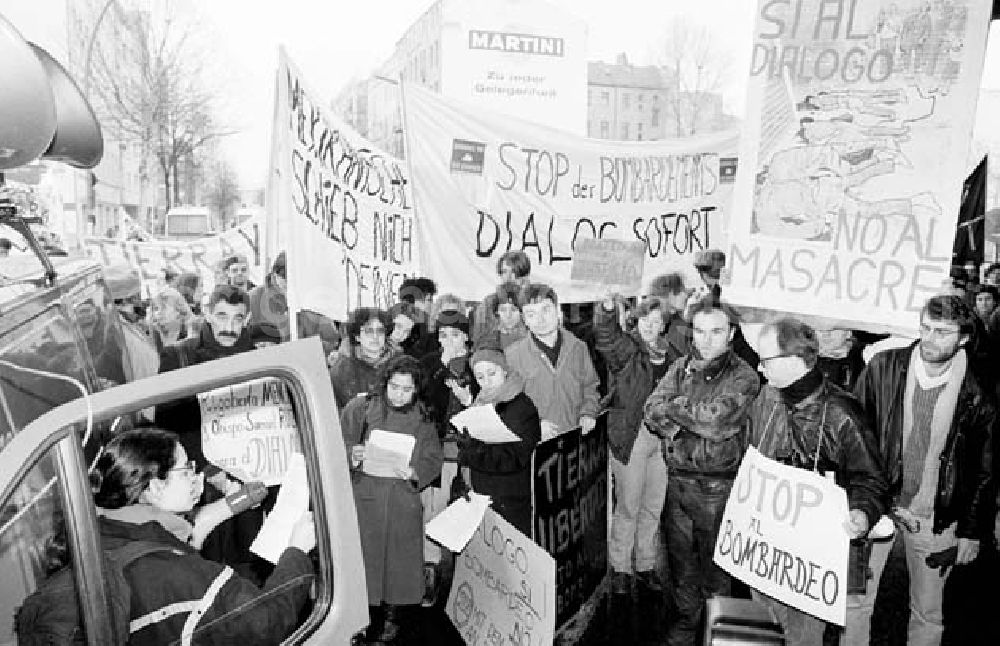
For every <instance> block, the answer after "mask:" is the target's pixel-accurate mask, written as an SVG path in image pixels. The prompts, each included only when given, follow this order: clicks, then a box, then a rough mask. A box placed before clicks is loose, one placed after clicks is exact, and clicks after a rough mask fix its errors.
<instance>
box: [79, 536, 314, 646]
mask: <svg viewBox="0 0 1000 646" xmlns="http://www.w3.org/2000/svg"><path fill="white" fill-rule="evenodd" d="M98 526H99V528H100V533H101V546H102V547H103V548H104V549H106V550H112V549H116V548H118V547H121V546H123V545H125V544H126V543H129V542H132V541H148V542H152V543H160V544H163V545H166V546H168V547H170V548H171V549H170V551H161V552H153V553H150V554H147V555H145V556H142V557H140V558H139V559H137V560H135V561H133V562H132V563H131V564H130V565H129V566H128V567H126V568H125V578H126V580H127V581H128V582H129V584H130V585H129V587H130V588H131V590H132V599H131V620H132V621H131V624H132V626H131V629H132V636H131V638H130V640H129V644H131V645H133V646H143V645H144V644H149V645H157V646H158V645H159V644H175V643H180V642H181V634H182V630H183V628H184V624H185V622H186V621H187V619H188V617H189V616H190V612H189V611H188V609H183V608H181V607H179V606H177V605H175V606H174V608H173V609H172V611H171V606H172V605H173V604H182V603H184V602H189V601H199V600H202V599H209V598H212V596H211V595H212V589H211V586H212V585H213V584H214V585H218V584H220V583H221V587H220V588H219V589H218V592H217V593H216V594H215V596H214V598H213V599H212V601H211V603H210V604H209V605H208V609H207V611H206V612H205V614H204V615H203V616H202V617H201V618H200V619H198V622H197V623H196V624H195V627H194V630H195V632H194V635H193V643H195V644H220V645H222V644H237V643H238V644H240V645H241V646H253V645H255V644H276V643H278V642H280V641H281V640H283V639H285V638H286V637H288V636H289V635H291V634H292V633H293V632H294V631H295V629H296V628H297V627H298V624H299V617H300V616H301V612H302V610H303V608H304V607H305V605H306V602H307V601H308V600H309V588H310V586H311V585H312V582H313V577H314V574H313V566H312V562H311V561H310V560H309V557H308V556H307V555H306V554H304V553H303V552H302V551H300V550H299V549H297V548H294V547H289V548H286V549H285V551H284V552H283V553H282V554H281V558H280V559H279V560H278V564H277V565H276V566H275V568H274V571H273V572H272V573H271V576H270V577H268V579H267V581H266V582H265V584H264V586H263V587H262V588H258V587H257V586H255V585H253V584H252V583H250V582H249V581H247V580H246V579H243V578H241V577H240V576H239V575H237V574H235V573H234V572H233V570H232V569H230V568H228V567H226V566H223V565H221V564H219V563H216V562H214V561H209V560H207V559H204V558H202V557H201V556H199V555H198V552H197V551H196V550H195V549H194V548H192V547H191V546H190V545H188V544H187V543H185V542H183V541H181V540H179V539H178V538H176V537H175V536H174V535H173V534H171V533H170V532H168V531H167V530H166V529H164V527H163V526H162V525H160V524H159V523H157V522H156V521H149V522H146V523H143V524H141V525H136V524H132V523H128V522H123V521H118V520H111V519H109V518H104V517H101V518H99V519H98ZM158 610H164V611H167V616H166V617H164V618H159V617H157V616H152V617H150V615H151V613H154V612H155V611H158ZM228 613H231V614H228ZM227 614H228V616H227ZM147 622H148V623H147ZM139 623H145V625H143V626H142V627H137V626H138V624H139Z"/></svg>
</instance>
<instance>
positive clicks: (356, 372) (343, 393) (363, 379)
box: [330, 346, 396, 411]
mask: <svg viewBox="0 0 1000 646" xmlns="http://www.w3.org/2000/svg"><path fill="white" fill-rule="evenodd" d="M395 354H396V353H395V351H394V350H388V346H387V350H386V351H385V352H383V354H382V356H380V357H379V358H378V360H376V361H375V362H374V363H372V362H370V361H368V360H366V359H362V358H361V357H360V356H359V355H358V349H357V346H352V347H351V348H350V349H349V350H348V352H347V353H346V354H338V355H337V356H336V358H335V359H334V360H333V364H332V365H331V366H330V383H331V384H333V399H334V401H336V402H337V410H339V411H342V410H344V407H345V406H347V403H348V402H349V401H351V400H352V399H354V398H355V397H356V396H357V395H363V394H365V393H370V392H372V391H373V390H374V389H375V386H376V385H377V384H378V373H379V369H380V368H381V367H382V364H384V363H385V362H386V361H388V360H389V359H390V358H392V357H393V356H395Z"/></svg>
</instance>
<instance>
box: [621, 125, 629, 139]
mask: <svg viewBox="0 0 1000 646" xmlns="http://www.w3.org/2000/svg"><path fill="white" fill-rule="evenodd" d="M622 141H628V124H627V123H623V124H622Z"/></svg>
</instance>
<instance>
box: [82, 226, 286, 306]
mask: <svg viewBox="0 0 1000 646" xmlns="http://www.w3.org/2000/svg"><path fill="white" fill-rule="evenodd" d="M263 235H264V227H263V222H261V221H260V218H259V217H253V218H250V219H249V220H247V221H246V222H244V223H242V224H240V225H239V226H236V227H233V228H232V229H227V230H226V231H223V232H222V233H220V234H218V235H214V236H208V237H205V238H198V239H196V240H159V241H155V242H129V241H124V240H112V239H110V238H86V239H85V240H84V244H85V245H86V247H87V253H89V254H90V256H91V257H93V258H94V259H96V260H97V261H99V262H100V263H101V264H103V265H104V266H105V267H107V266H109V265H116V264H128V265H131V266H132V267H133V268H134V269H136V270H137V271H138V272H139V276H140V277H141V279H142V293H143V296H144V297H148V296H150V295H152V294H155V293H156V292H158V291H159V290H160V289H162V288H163V282H162V280H163V270H164V269H170V270H171V271H175V272H177V273H178V274H182V273H186V272H190V273H195V274H198V275H199V276H201V284H202V289H203V290H204V292H205V293H206V294H210V293H211V292H212V289H214V287H215V277H216V271H217V270H218V269H219V264H220V263H221V262H222V260H223V259H224V258H226V257H228V256H231V255H233V254H241V255H243V256H246V258H247V261H248V265H249V272H248V273H249V276H250V280H251V281H253V282H254V283H256V284H258V285H260V284H261V283H262V282H263V281H264V276H265V275H266V274H267V272H268V271H269V269H270V268H268V267H265V265H264V259H263V257H262V256H261V251H263V249H262V247H261V242H262V237H263Z"/></svg>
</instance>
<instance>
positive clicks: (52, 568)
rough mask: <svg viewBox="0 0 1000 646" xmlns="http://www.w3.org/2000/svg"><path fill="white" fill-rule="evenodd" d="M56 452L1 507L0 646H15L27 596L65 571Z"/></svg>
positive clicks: (37, 465)
mask: <svg viewBox="0 0 1000 646" xmlns="http://www.w3.org/2000/svg"><path fill="white" fill-rule="evenodd" d="M55 473H56V468H55V449H51V450H49V451H48V452H46V453H45V454H43V455H42V457H41V459H39V460H38V461H37V462H36V463H35V465H34V466H33V467H32V468H31V469H30V470H28V472H27V473H26V474H25V476H24V477H23V478H22V479H21V480H20V482H19V483H18V484H17V485H16V487H15V488H14V489H13V492H12V494H11V495H10V496H9V497H8V498H7V499H6V500H4V501H3V506H2V507H0V572H3V576H0V644H4V645H5V644H16V643H17V639H16V636H15V631H14V617H15V613H16V611H17V609H18V608H20V607H21V606H22V604H23V603H24V600H25V598H27V597H28V596H29V595H30V594H31V593H33V592H35V591H36V590H38V588H39V586H41V585H42V584H43V582H44V581H46V579H47V578H48V577H49V576H50V575H52V574H54V573H55V572H56V571H58V570H59V569H61V568H63V567H72V566H71V565H70V564H69V561H70V559H69V558H68V557H67V556H66V531H65V526H64V522H63V509H62V502H61V496H60V490H59V482H58V480H57V478H56V477H55Z"/></svg>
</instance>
